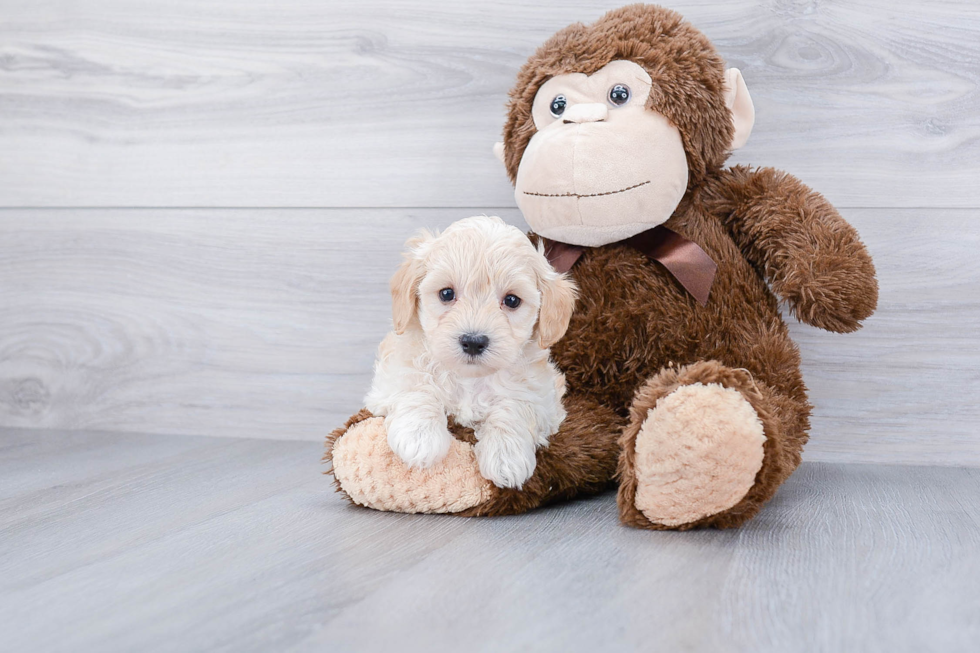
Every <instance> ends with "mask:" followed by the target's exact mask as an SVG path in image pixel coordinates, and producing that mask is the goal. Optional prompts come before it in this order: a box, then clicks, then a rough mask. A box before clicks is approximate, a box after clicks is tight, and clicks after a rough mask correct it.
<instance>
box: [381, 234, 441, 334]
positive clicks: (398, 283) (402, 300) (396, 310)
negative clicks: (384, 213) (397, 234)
mask: <svg viewBox="0 0 980 653" xmlns="http://www.w3.org/2000/svg"><path fill="white" fill-rule="evenodd" d="M432 240H433V236H432V234H430V233H429V232H428V231H423V232H422V233H420V234H419V235H417V236H413V237H411V238H409V239H408V240H407V241H406V242H405V260H404V261H403V262H402V264H401V266H400V267H399V268H398V271H397V272H395V275H394V276H393V277H391V318H392V321H393V322H394V324H395V333H397V334H399V335H401V334H403V333H405V330H406V329H408V325H409V324H411V323H412V319H413V318H414V317H415V314H416V312H417V311H418V288H419V283H421V281H422V277H424V276H425V266H424V264H423V262H422V259H423V250H424V248H425V245H426V244H428V243H429V242H431V241H432Z"/></svg>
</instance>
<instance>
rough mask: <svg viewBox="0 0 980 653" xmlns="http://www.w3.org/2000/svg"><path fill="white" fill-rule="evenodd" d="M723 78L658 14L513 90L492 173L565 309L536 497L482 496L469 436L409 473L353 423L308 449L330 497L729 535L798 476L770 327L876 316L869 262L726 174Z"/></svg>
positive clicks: (857, 247)
mask: <svg viewBox="0 0 980 653" xmlns="http://www.w3.org/2000/svg"><path fill="white" fill-rule="evenodd" d="M753 123H754V109H753V105H752V100H751V98H750V97H749V92H748V89H747V87H746V84H745V82H744V80H743V79H742V75H741V73H740V72H739V71H738V70H736V69H732V68H730V69H727V70H726V68H725V66H724V62H723V61H722V59H721V57H720V56H719V55H718V53H717V52H716V50H715V49H714V47H713V46H712V45H711V43H710V42H709V41H708V39H707V38H706V37H705V36H704V35H703V34H702V33H701V32H699V31H698V30H697V29H695V28H694V27H692V26H691V25H690V24H689V23H687V22H685V21H684V20H683V19H682V18H681V16H679V15H678V14H677V13H675V12H673V11H670V10H667V9H664V8H662V7H658V6H653V5H631V6H628V7H623V8H621V9H618V10H615V11H611V12H609V13H608V14H606V15H605V16H603V17H602V18H600V19H599V20H598V21H596V22H595V23H593V24H591V25H583V24H575V25H571V26H569V27H567V28H565V29H563V30H561V31H560V32H558V33H557V34H555V35H554V36H553V37H551V38H550V39H549V40H548V41H547V42H546V43H545V44H544V45H542V46H541V47H540V48H539V49H538V51H537V52H535V53H534V54H533V55H532V56H531V57H530V59H528V61H527V63H525V64H524V66H523V67H522V68H521V70H520V72H519V73H518V77H517V83H516V85H515V86H514V88H513V90H512V91H511V93H510V103H509V110H508V116H507V122H506V125H505V126H504V132H503V136H504V140H503V143H499V144H498V145H497V146H496V147H495V151H496V152H497V154H498V156H499V157H500V158H501V160H502V161H503V163H504V166H505V167H506V170H507V174H508V175H509V176H510V179H511V181H512V182H514V185H515V196H516V199H517V204H518V206H519V207H520V209H521V211H522V212H523V214H524V217H525V219H526V220H527V222H528V224H529V225H530V226H531V228H532V230H533V232H534V233H532V234H530V237H531V238H532V239H537V238H542V239H544V244H545V246H546V248H547V253H548V255H549V259H550V260H551V261H552V263H553V265H554V266H555V267H556V268H557V269H559V270H560V271H568V273H569V274H570V275H571V276H572V277H573V278H574V280H575V282H576V283H577V285H578V287H579V291H580V295H579V300H578V302H577V304H576V309H575V313H574V315H573V317H572V320H571V324H570V326H569V328H568V331H567V332H566V335H565V336H564V338H563V339H562V340H560V341H559V342H558V343H557V344H556V345H555V346H554V347H553V348H552V356H553V358H554V360H555V362H556V363H557V365H558V367H559V368H560V369H561V370H562V371H563V372H564V374H565V377H566V383H567V390H566V395H565V408H566V410H567V412H568V416H567V418H566V419H565V421H564V422H563V424H562V426H561V428H560V430H559V432H558V433H557V434H556V435H554V436H553V437H552V438H551V441H550V444H549V445H548V446H547V447H544V448H541V449H539V450H538V453H537V466H536V469H535V472H534V474H533V476H532V477H531V478H530V479H529V480H528V481H527V482H526V483H525V484H524V485H523V487H521V488H520V489H515V488H499V487H496V486H495V485H493V484H491V483H489V482H488V481H486V480H485V479H483V478H482V477H480V475H479V472H478V469H477V468H476V462H475V460H474V458H473V454H472V446H471V445H472V442H473V434H472V432H471V431H468V430H467V429H461V428H459V427H457V426H455V425H454V424H453V423H452V419H451V416H449V419H450V426H451V429H452V430H453V432H454V434H455V435H456V436H457V438H458V439H459V440H458V442H457V443H456V444H455V445H454V448H453V449H452V450H451V452H450V455H449V456H448V457H447V458H446V459H445V460H444V461H443V462H442V463H440V464H438V465H436V466H435V467H433V468H431V469H425V470H419V469H406V468H405V467H404V466H403V465H402V464H401V463H400V461H399V460H397V459H395V458H394V457H393V456H392V454H391V452H390V450H388V448H387V446H386V444H385V434H384V424H383V421H382V420H380V419H379V418H376V417H373V416H371V415H370V413H368V412H367V411H361V412H360V413H358V414H357V415H355V416H354V417H352V418H351V419H350V420H349V421H348V423H347V424H346V425H345V426H343V427H341V428H339V429H337V430H336V431H334V432H333V433H332V434H331V435H330V436H329V437H328V439H327V453H326V458H327V460H329V461H331V462H332V470H331V472H332V473H333V475H334V477H335V479H336V482H337V486H338V489H340V490H341V491H342V492H344V493H345V494H346V495H347V496H348V497H349V498H350V499H351V500H352V501H354V502H355V503H358V504H361V505H366V506H369V507H372V508H376V509H381V510H398V511H404V512H448V513H454V514H461V515H504V514H513V513H520V512H524V511H527V510H531V509H533V508H536V507H538V506H541V505H543V504H546V503H550V502H553V501H557V500H563V499H570V498H573V497H577V496H583V495H587V494H592V493H597V492H601V491H603V490H606V489H607V488H610V487H612V486H617V485H618V502H617V503H618V509H619V515H620V519H621V520H622V522H623V523H625V524H628V525H630V526H635V527H638V528H647V529H689V528H694V527H702V526H715V527H720V528H725V527H732V526H738V525H740V524H742V523H744V522H745V521H746V520H748V519H749V518H751V517H752V516H753V515H755V514H756V513H757V512H758V511H759V509H760V508H761V507H762V505H763V504H764V503H765V501H766V500H768V499H769V498H770V497H772V495H773V494H774V493H775V491H776V489H777V488H778V487H779V485H780V484H781V483H782V482H783V481H785V480H786V478H787V477H788V476H789V475H790V474H791V473H792V472H793V470H794V469H796V467H797V466H798V465H799V463H800V455H801V451H802V449H803V445H804V444H805V443H806V440H807V430H808V428H809V415H810V408H811V407H810V404H809V403H808V401H807V396H806V388H805V386H804V384H803V379H802V377H801V374H800V357H799V352H798V350H797V347H796V345H795V344H794V343H793V342H792V341H791V340H790V337H789V334H788V330H787V327H786V324H785V323H784V322H783V320H782V318H781V316H780V312H779V309H778V306H777V301H778V300H777V298H779V299H782V300H783V301H785V302H786V303H787V305H788V307H789V309H790V311H791V312H792V314H793V315H794V316H795V317H796V318H798V319H799V320H801V321H803V322H805V323H807V324H811V325H813V326H817V327H820V328H823V329H827V330H829V331H834V332H840V333H843V332H849V331H854V330H856V329H857V328H859V327H860V323H861V321H862V320H864V319H865V318H867V317H868V316H869V315H871V313H872V312H873V311H874V309H875V306H876V304H877V282H876V280H875V270H874V266H873V264H872V262H871V258H870V256H869V255H868V253H867V251H866V250H865V248H864V246H863V245H862V243H861V241H860V240H859V238H858V235H857V233H856V232H855V230H854V229H853V228H852V227H851V226H850V225H849V224H848V223H847V222H845V221H844V220H843V218H841V216H840V215H839V214H838V212H837V211H836V210H835V209H834V207H833V206H831V204H830V203H829V202H828V201H827V200H826V199H824V198H823V197H822V196H821V195H819V194H818V193H816V192H814V191H812V190H810V189H809V188H808V187H806V186H805V185H803V184H802V183H801V182H800V181H799V180H797V179H796V178H794V177H792V176H790V175H789V174H787V173H784V172H781V171H779V170H774V169H772V168H759V169H754V168H749V167H744V166H735V167H730V168H726V167H724V164H725V161H726V159H727V158H728V156H729V154H730V152H731V150H733V149H735V148H738V147H740V146H742V145H743V144H744V143H745V142H746V140H747V139H748V136H749V134H750V132H751V130H752V126H753Z"/></svg>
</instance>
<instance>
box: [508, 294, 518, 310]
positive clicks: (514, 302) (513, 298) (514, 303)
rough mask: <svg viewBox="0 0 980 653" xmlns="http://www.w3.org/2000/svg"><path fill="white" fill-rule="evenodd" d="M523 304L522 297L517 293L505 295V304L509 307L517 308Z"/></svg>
mask: <svg viewBox="0 0 980 653" xmlns="http://www.w3.org/2000/svg"><path fill="white" fill-rule="evenodd" d="M520 305H521V298H520V297H518V296H517V295H507V296H506V297H504V306H506V307H507V308H517V307H518V306H520Z"/></svg>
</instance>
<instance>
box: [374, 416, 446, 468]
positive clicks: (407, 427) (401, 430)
mask: <svg viewBox="0 0 980 653" xmlns="http://www.w3.org/2000/svg"><path fill="white" fill-rule="evenodd" d="M385 427H386V428H387V429H388V446H389V447H391V450H392V451H394V452H395V455H396V456H398V457H399V458H401V460H402V462H403V463H405V464H406V465H408V466H409V467H423V468H424V467H432V465H434V464H436V463H437V462H439V461H440V460H442V459H443V458H445V457H446V454H447V453H449V445H451V444H452V442H453V436H452V435H451V434H450V433H449V428H448V427H447V426H446V422H445V420H444V419H443V421H441V422H440V421H435V420H431V419H413V418H412V417H406V416H402V417H398V418H394V419H392V418H389V419H388V420H387V421H386V423H385Z"/></svg>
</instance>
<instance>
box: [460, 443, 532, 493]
mask: <svg viewBox="0 0 980 653" xmlns="http://www.w3.org/2000/svg"><path fill="white" fill-rule="evenodd" d="M477 438H478V440H479V442H477V443H476V447H475V453H476V461H477V463H478V464H479V465H480V474H481V475H482V476H483V478H485V479H487V480H489V481H492V482H493V484H494V485H496V486H497V487H502V488H508V487H509V488H515V489H518V490H519V489H521V486H523V485H524V482H525V481H526V480H527V479H529V478H531V474H533V473H534V466H535V465H536V463H537V461H536V460H535V457H534V442H532V441H531V438H529V437H526V438H522V437H519V436H517V435H513V434H508V433H504V432H501V431H494V432H491V433H486V432H483V433H480V434H478V436H477Z"/></svg>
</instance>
